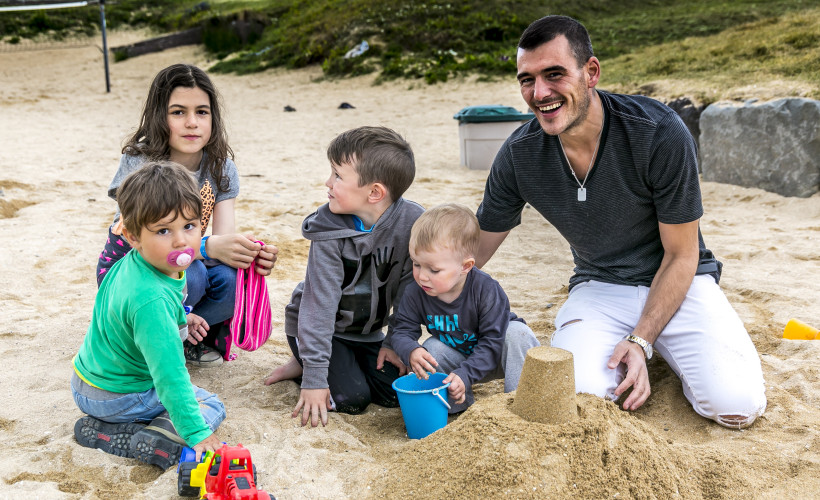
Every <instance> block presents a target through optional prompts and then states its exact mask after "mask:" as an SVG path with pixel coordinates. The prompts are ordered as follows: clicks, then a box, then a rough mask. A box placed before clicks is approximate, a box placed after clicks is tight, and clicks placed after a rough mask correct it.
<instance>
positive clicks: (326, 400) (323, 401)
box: [291, 389, 330, 427]
mask: <svg viewBox="0 0 820 500" xmlns="http://www.w3.org/2000/svg"><path fill="white" fill-rule="evenodd" d="M303 407H304V408H303ZM329 407H330V389H302V392H300V393H299V402H298V403H296V408H294V409H293V413H292V414H291V417H292V418H296V416H297V415H299V412H300V411H301V412H302V427H304V426H305V425H307V423H308V418H309V419H310V425H311V427H318V426H319V420H320V419H321V421H322V427H324V426H326V425H327V409H328V408H329Z"/></svg>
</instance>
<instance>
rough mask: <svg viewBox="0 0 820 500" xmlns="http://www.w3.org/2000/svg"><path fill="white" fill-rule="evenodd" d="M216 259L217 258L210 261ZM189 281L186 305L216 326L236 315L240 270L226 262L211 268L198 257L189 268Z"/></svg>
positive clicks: (210, 324) (187, 279)
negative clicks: (235, 307)
mask: <svg viewBox="0 0 820 500" xmlns="http://www.w3.org/2000/svg"><path fill="white" fill-rule="evenodd" d="M209 262H215V261H209ZM185 279H186V282H187V284H188V299H187V300H186V301H185V305H186V306H190V307H191V308H192V309H193V311H192V312H193V313H194V314H196V315H198V316H201V317H202V318H203V319H204V320H205V321H207V322H208V325H209V326H211V327H213V326H215V325H219V324H220V323H222V322H224V321H225V320H228V319H230V318H231V317H233V309H234V302H235V301H236V269H234V268H232V267H231V266H228V265H225V264H217V265H215V266H211V267H208V266H206V265H205V264H204V263H203V261H201V260H194V262H193V263H192V264H191V265H190V266H188V269H187V270H186V271H185Z"/></svg>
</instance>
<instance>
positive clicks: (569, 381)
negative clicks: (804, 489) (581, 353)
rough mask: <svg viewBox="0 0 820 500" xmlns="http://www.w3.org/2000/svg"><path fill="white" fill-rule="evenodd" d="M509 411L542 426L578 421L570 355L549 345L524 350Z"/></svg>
mask: <svg viewBox="0 0 820 500" xmlns="http://www.w3.org/2000/svg"><path fill="white" fill-rule="evenodd" d="M511 410H512V411H513V413H515V414H516V415H518V416H520V417H521V418H523V419H525V420H529V421H531V422H540V423H543V424H563V423H565V422H569V421H572V420H575V419H577V418H578V407H577V403H576V399H575V371H574V367H573V363H572V353H570V352H569V351H565V350H564V349H559V348H557V347H548V346H540V347H533V348H532V349H530V350H529V351H527V358H526V360H525V361H524V369H523V370H522V371H521V379H520V380H519V382H518V390H517V391H516V393H515V400H514V401H513V404H512V407H511Z"/></svg>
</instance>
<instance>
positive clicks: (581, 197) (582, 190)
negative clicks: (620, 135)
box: [558, 123, 604, 201]
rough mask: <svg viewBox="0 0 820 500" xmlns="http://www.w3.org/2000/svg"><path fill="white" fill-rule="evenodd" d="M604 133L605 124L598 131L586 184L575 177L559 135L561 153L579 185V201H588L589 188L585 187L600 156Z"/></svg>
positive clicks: (585, 179)
mask: <svg viewBox="0 0 820 500" xmlns="http://www.w3.org/2000/svg"><path fill="white" fill-rule="evenodd" d="M603 131H604V124H603V123H601V130H599V131H598V139H597V140H596V141H595V150H594V151H593V152H592V159H591V160H589V166H588V167H587V175H586V176H585V177H584V182H581V181H579V180H578V176H577V175H575V170H573V168H572V163H570V162H569V157H568V156H567V152H566V151H564V143H563V142H562V141H561V134H558V144H560V145H561V152H562V153H564V159H565V160H567V165H569V171H570V173H571V174H572V177H573V178H575V182H577V183H578V201H587V188H585V187H584V185H585V184H586V183H587V179H589V174H590V173H592V165H594V164H595V156H596V155H597V154H598V146H600V145H601V134H602V133H603Z"/></svg>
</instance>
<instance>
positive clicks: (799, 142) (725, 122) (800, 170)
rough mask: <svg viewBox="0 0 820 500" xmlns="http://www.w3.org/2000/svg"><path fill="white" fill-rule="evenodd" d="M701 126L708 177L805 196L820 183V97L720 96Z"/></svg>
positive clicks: (715, 180)
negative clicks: (739, 98)
mask: <svg viewBox="0 0 820 500" xmlns="http://www.w3.org/2000/svg"><path fill="white" fill-rule="evenodd" d="M700 129H701V140H700V158H701V168H702V170H703V180H705V181H714V182H725V183H728V184H736V185H738V186H745V187H756V188H761V189H765V190H766V191H771V192H774V193H778V194H781V195H783V196H799V197H803V198H807V197H809V196H811V195H813V194H814V193H816V192H817V191H818V188H820V101H815V100H812V99H803V98H789V99H778V100H776V101H770V102H762V103H761V102H756V101H747V102H745V103H732V102H718V103H715V104H712V105H710V106H708V107H707V108H706V109H705V110H704V111H703V113H702V114H701V116H700Z"/></svg>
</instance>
